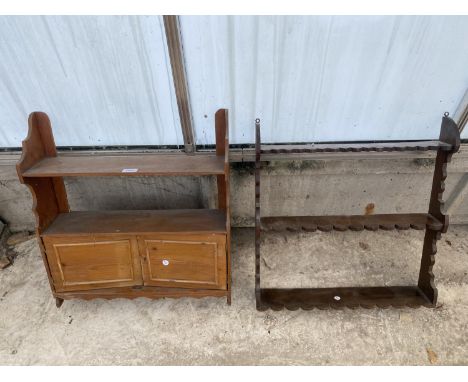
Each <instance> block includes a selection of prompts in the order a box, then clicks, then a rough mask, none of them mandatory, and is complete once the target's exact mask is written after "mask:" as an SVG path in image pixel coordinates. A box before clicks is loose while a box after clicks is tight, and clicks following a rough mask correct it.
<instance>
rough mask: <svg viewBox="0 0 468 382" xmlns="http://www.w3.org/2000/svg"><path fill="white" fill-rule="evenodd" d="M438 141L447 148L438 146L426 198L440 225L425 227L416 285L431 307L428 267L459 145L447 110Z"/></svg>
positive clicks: (444, 220) (442, 230)
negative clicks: (452, 162) (447, 184)
mask: <svg viewBox="0 0 468 382" xmlns="http://www.w3.org/2000/svg"><path fill="white" fill-rule="evenodd" d="M439 141H440V142H443V143H447V144H449V145H450V146H451V149H450V150H449V151H446V150H442V148H439V149H438V150H437V156H436V159H435V167H434V175H433V179H432V190H431V197H430V199H429V214H431V215H432V216H434V217H435V218H436V219H437V220H439V221H440V222H442V227H441V228H440V229H438V230H434V229H431V228H429V227H427V228H426V232H425V234H424V244H423V250H422V256H421V266H420V270H419V279H418V287H419V289H420V290H421V292H422V293H424V294H425V296H426V297H427V299H428V300H429V301H430V302H431V304H432V306H434V307H435V305H436V303H437V295H438V292H437V288H436V286H435V283H434V273H433V271H432V268H433V266H434V263H435V254H436V253H437V240H440V238H441V234H442V233H445V232H447V229H448V225H449V217H448V215H445V214H444V211H443V209H444V200H443V194H444V190H445V178H447V164H448V163H449V162H450V161H451V159H452V155H453V154H454V153H456V152H457V151H458V150H459V149H460V131H459V129H458V126H457V124H456V123H455V122H454V121H453V119H451V118H450V117H449V116H448V113H445V114H444V116H443V117H442V124H441V127H440V136H439Z"/></svg>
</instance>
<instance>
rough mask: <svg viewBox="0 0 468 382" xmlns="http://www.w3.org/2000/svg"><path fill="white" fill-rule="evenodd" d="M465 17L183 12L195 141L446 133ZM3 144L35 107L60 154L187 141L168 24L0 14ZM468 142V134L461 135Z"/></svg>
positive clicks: (460, 84) (464, 81) (459, 82)
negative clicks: (225, 133)
mask: <svg viewBox="0 0 468 382" xmlns="http://www.w3.org/2000/svg"><path fill="white" fill-rule="evenodd" d="M467 20H468V18H467V17H450V16H443V17H439V16H438V17H426V16H421V17H419V16H418V17H414V16H408V17H393V16H369V17H363V16H359V17H358V16H337V17H328V16H312V17H306V16H302V17H301V16H298V17H283V16H281V17H276V16H271V17H269V16H261V17H253V16H252V17H249V16H235V17H231V16H229V17H228V16H212V17H210V16H206V17H205V16H181V18H180V21H181V27H182V38H183V44H184V54H185V59H186V68H187V75H188V83H189V92H190V102H191V107H192V112H193V118H194V127H195V136H196V143H197V144H199V145H200V144H213V143H214V129H213V125H214V121H213V115H214V112H215V111H216V110H217V109H218V108H220V107H227V108H229V109H230V116H231V142H232V143H239V144H240V143H253V141H254V136H253V120H254V118H255V117H260V118H261V119H262V135H263V137H262V138H263V141H265V142H309V141H349V140H406V139H408V140H409V139H428V138H435V137H437V134H438V130H439V124H440V117H441V115H442V113H443V112H444V111H449V112H451V113H452V114H453V112H454V111H455V109H456V108H457V106H458V104H459V103H460V101H461V99H462V97H463V94H464V93H465V91H466V89H467V87H468V70H467V69H466V68H468V49H467V48H466V41H467V40H468V22H467ZM0 57H1V59H0V147H18V146H20V143H21V140H22V139H23V138H24V137H25V135H26V118H27V115H28V114H29V113H30V112H31V111H33V110H42V111H45V112H47V113H48V114H49V115H50V116H51V118H52V121H53V127H54V134H55V137H56V141H57V144H58V145H61V146H88V145H89V146H92V145H98V146H103V145H182V144H183V138H182V133H181V128H180V121H179V116H178V112H177V104H176V100H175V95H174V85H173V82H172V73H171V69H170V63H169V57H168V53H167V45H166V38H165V34H164V26H163V22H162V18H161V17H158V16H151V17H143V16H141V17H117V16H99V17H95V16H72V17H62V16H60V17H39V16H33V17H29V16H28V17H10V16H3V17H0ZM463 134H464V137H465V138H468V129H465V131H464V133H463Z"/></svg>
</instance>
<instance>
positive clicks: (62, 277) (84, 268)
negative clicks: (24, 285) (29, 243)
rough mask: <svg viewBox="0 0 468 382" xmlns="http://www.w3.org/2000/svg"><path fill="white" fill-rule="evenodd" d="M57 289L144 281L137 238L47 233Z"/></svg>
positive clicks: (129, 284) (118, 284) (76, 288)
mask: <svg viewBox="0 0 468 382" xmlns="http://www.w3.org/2000/svg"><path fill="white" fill-rule="evenodd" d="M44 244H45V248H46V253H47V259H48V262H49V266H50V269H51V273H52V278H53V280H54V286H55V289H56V290H57V291H72V290H86V289H93V288H111V287H116V286H131V285H141V284H142V278H141V265H140V262H139V257H138V246H137V243H136V241H135V239H133V238H131V237H124V236H106V237H99V236H84V237H67V238H63V237H61V238H53V237H45V238H44Z"/></svg>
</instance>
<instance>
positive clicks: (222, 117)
mask: <svg viewBox="0 0 468 382" xmlns="http://www.w3.org/2000/svg"><path fill="white" fill-rule="evenodd" d="M215 133H216V155H217V156H221V157H224V174H222V175H216V184H217V189H218V209H220V210H223V211H224V212H225V213H226V232H227V236H226V261H227V264H226V265H227V291H228V295H227V303H228V304H229V305H231V265H232V263H231V207H230V203H229V198H230V196H229V114H228V110H227V109H219V110H218V111H217V112H216V114H215Z"/></svg>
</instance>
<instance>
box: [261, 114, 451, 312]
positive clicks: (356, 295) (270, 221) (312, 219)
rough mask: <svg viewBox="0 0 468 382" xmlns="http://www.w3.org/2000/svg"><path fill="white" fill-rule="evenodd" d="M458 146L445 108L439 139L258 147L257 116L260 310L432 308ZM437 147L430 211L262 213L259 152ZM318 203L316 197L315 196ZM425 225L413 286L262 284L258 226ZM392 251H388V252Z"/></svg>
mask: <svg viewBox="0 0 468 382" xmlns="http://www.w3.org/2000/svg"><path fill="white" fill-rule="evenodd" d="M459 147H460V132H459V130H458V127H457V125H456V123H455V122H454V121H453V120H452V119H451V118H449V117H448V114H447V113H446V114H445V115H444V117H443V118H442V126H441V130H440V137H439V140H438V141H421V142H407V143H378V144H377V143H376V144H313V145H302V146H299V145H298V146H296V147H291V146H289V147H284V146H271V145H270V146H268V145H265V146H261V143H260V121H259V120H256V158H255V296H256V303H257V309H258V310H267V309H269V308H271V309H273V310H281V309H283V308H286V309H289V310H296V309H298V308H302V309H312V308H314V307H315V308H321V309H326V308H343V307H349V308H356V307H359V306H361V307H365V308H371V307H375V306H377V307H387V306H395V307H402V306H410V307H418V306H426V307H435V305H436V302H437V289H436V287H435V284H434V274H433V273H432V267H433V265H434V261H435V254H436V252H437V247H436V242H437V240H439V239H440V236H441V234H442V233H445V232H446V231H447V228H448V216H446V215H444V213H443V211H442V209H443V199H442V196H443V192H444V188H445V185H444V180H445V178H446V177H447V163H448V162H449V161H450V159H451V156H452V154H453V153H456V152H457V151H458V149H459ZM403 150H435V151H436V152H437V156H436V160H435V167H434V176H433V181H432V191H431V196H430V201H429V211H428V213H419V214H417V213H416V214H409V213H405V214H387V215H365V216H361V215H343V216H269V217H261V216H260V169H261V162H262V154H269V153H277V154H278V153H322V152H324V153H330V152H348V151H352V152H359V151H403ZM317 202H319V201H317ZM409 228H413V229H419V230H423V229H425V236H424V244H423V250H422V258H421V266H420V272H419V279H418V284H417V285H414V286H383V287H345V288H290V289H287V288H262V287H261V284H260V238H261V232H262V231H282V230H290V231H300V230H304V231H311V232H314V231H316V230H317V229H318V230H320V231H325V232H329V231H331V230H337V231H346V230H348V229H349V230H351V231H362V230H363V229H367V230H371V231H375V230H378V229H383V230H392V229H398V230H405V229H409ZM389 255H391V254H389Z"/></svg>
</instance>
